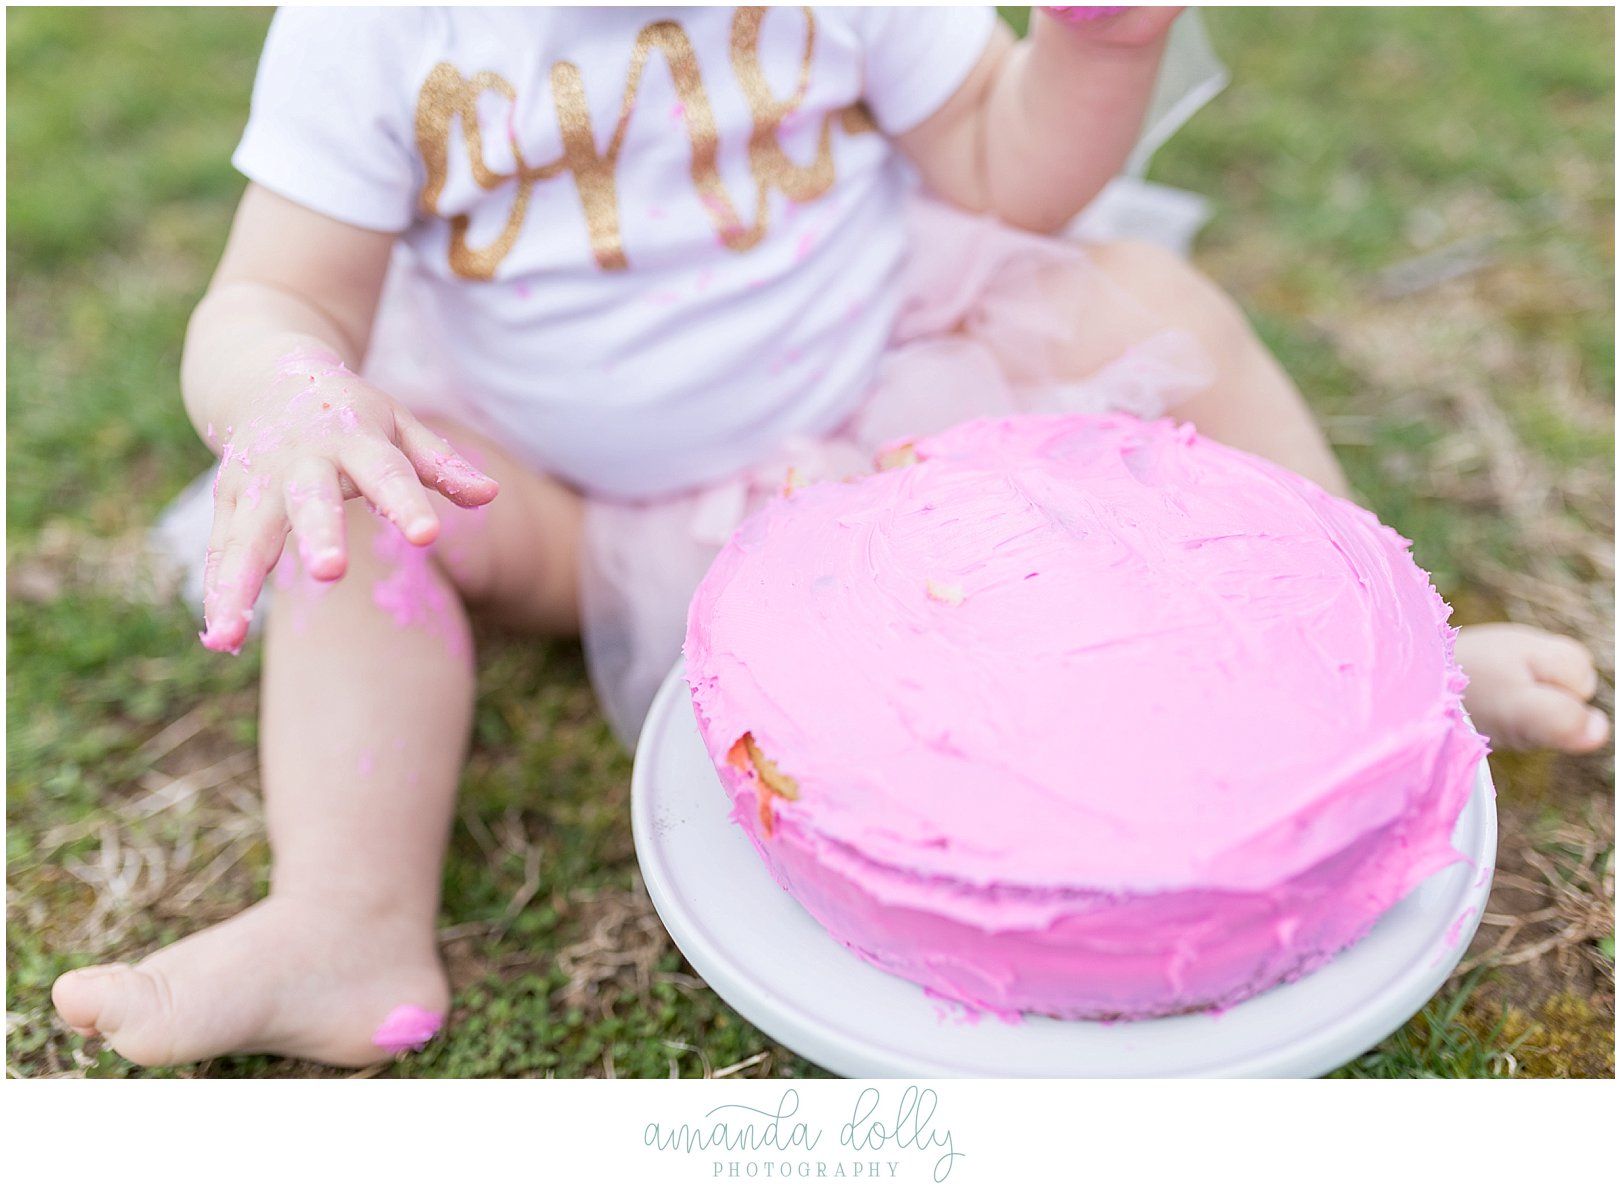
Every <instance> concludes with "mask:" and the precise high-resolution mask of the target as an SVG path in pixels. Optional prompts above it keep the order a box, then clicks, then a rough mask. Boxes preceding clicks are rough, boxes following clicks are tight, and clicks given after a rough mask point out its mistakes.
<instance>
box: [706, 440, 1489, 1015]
mask: <svg viewBox="0 0 1621 1189" xmlns="http://www.w3.org/2000/svg"><path fill="white" fill-rule="evenodd" d="M915 454H916V456H917V457H918V458H919V459H920V460H921V461H919V462H918V463H916V464H915V465H911V466H903V467H900V468H897V469H894V470H890V471H886V472H883V473H881V474H878V475H874V476H872V477H870V478H868V479H865V480H862V481H861V482H859V483H853V484H838V483H822V484H816V485H813V486H811V487H807V488H804V489H802V490H799V491H797V492H795V493H794V494H792V495H791V496H790V497H788V498H785V499H781V500H778V501H776V502H775V503H773V504H771V505H769V506H768V507H766V508H765V509H763V510H762V511H761V512H760V513H759V514H758V515H756V516H755V517H753V518H751V519H750V520H749V521H748V522H746V523H745V524H744V525H743V526H742V527H741V528H740V529H739V530H738V532H737V534H736V535H735V536H734V537H733V539H732V540H731V541H730V543H729V544H728V545H727V546H726V548H725V550H724V551H723V552H722V554H721V555H720V557H719V558H718V559H717V561H716V563H715V565H714V567H713V569H712V570H711V571H710V573H709V575H708V577H707V578H706V579H705V581H704V583H703V585H702V587H701V588H700V589H699V591H698V593H697V595H696V597H695V598H694V601H693V603H692V607H691V612H690V617H689V625H688V636H687V646H686V655H687V675H688V681H689V683H690V685H691V687H692V691H693V700H694V705H695V707H696V709H697V712H698V720H699V724H700V727H701V729H702V731H703V733H704V737H705V740H706V743H707V745H708V748H709V751H710V753H711V756H712V757H713V759H714V761H715V763H716V766H717V769H718V771H719V772H720V774H721V777H722V781H723V783H724V784H725V786H726V788H727V791H728V793H729V795H730V796H731V798H732V800H733V803H734V816H735V817H736V819H737V820H738V821H739V823H740V824H741V825H742V826H743V828H744V829H745V830H746V831H747V832H748V834H749V836H750V838H751V839H752V840H753V842H754V844H755V846H756V848H757V849H758V850H759V851H760V853H761V855H762V856H763V857H764V858H765V860H766V862H767V864H768V865H769V866H770V867H771V869H772V871H773V873H774V874H775V875H776V877H777V879H778V881H779V882H780V883H782V884H783V886H784V887H786V888H787V889H788V890H789V891H790V892H792V893H793V895H794V896H795V897H797V898H798V899H799V900H800V902H801V903H802V904H803V905H804V906H805V907H806V908H807V909H808V910H809V911H810V912H811V913H812V914H813V915H814V916H815V917H816V918H817V919H818V920H820V921H821V922H822V923H823V924H824V925H825V926H826V927H827V928H828V929H829V930H830V931H831V932H832V933H833V934H834V936H836V937H837V938H839V940H841V941H843V942H844V943H845V944H846V945H848V946H850V947H851V948H852V949H854V950H856V951H857V952H858V953H860V954H862V955H863V956H864V957H866V958H868V959H869V960H871V961H872V962H874V963H875V964H877V965H879V966H881V967H883V968H884V969H887V970H890V971H893V972H895V973H897V974H901V975H903V976H905V977H907V978H911V979H913V980H915V981H917V982H920V983H922V984H923V985H924V986H925V987H928V988H930V989H932V990H934V991H936V992H938V993H940V994H943V995H946V996H949V997H951V998H955V999H958V1000H961V1001H963V1002H966V1003H970V1004H975V1005H978V1006H982V1007H988V1008H990V1009H993V1010H998V1011H1005V1010H1010V1009H1011V1010H1037V1011H1042V1012H1046V1013H1049V1014H1054V1015H1060V1016H1094V1017H1096V1016H1128V1017H1130V1016H1143V1015H1156V1014H1165V1013H1168V1012H1175V1011H1181V1010H1187V1009H1189V1008H1194V1007H1207V1006H1219V1005H1224V1004H1228V1003H1232V1002H1235V1001H1237V1000H1238V999H1242V998H1244V997H1246V996H1248V995H1251V994H1253V993H1255V992H1257V991H1259V990H1263V989H1265V988H1266V987H1267V986H1270V985H1272V984H1274V983H1276V982H1278V981H1280V980H1282V979H1286V978H1292V977H1296V976H1298V975H1299V974H1301V973H1303V972H1305V971H1307V970H1310V969H1312V968H1313V967H1315V966H1317V965H1320V964H1321V963H1322V962H1324V961H1326V960H1327V959H1328V958H1329V957H1331V956H1332V955H1333V954H1334V953H1335V952H1337V951H1338V950H1339V949H1341V948H1343V947H1344V946H1346V945H1347V944H1349V943H1351V942H1352V941H1354V940H1356V939H1357V938H1358V937H1359V936H1361V935H1362V934H1363V933H1364V932H1366V931H1367V929H1368V928H1369V927H1370V926H1371V925H1372V923H1373V922H1374V921H1375V920H1376V919H1377V918H1378V917H1379V915H1381V914H1382V913H1383V912H1384V911H1385V910H1386V909H1388V908H1389V907H1391V906H1392V905H1393V904H1394V903H1396V901H1397V900H1399V899H1400V898H1401V897H1402V896H1403V895H1405V894H1406V893H1407V891H1409V890H1410V889H1411V888H1412V887H1414V886H1415V885H1416V884H1417V883H1418V882H1419V881H1420V880H1422V879H1423V878H1425V877H1426V876H1428V875H1429V874H1431V873H1433V872H1434V871H1436V870H1438V869H1440V868H1442V867H1444V866H1446V865H1448V864H1450V863H1452V862H1454V861H1456V860H1457V859H1458V857H1459V856H1458V855H1457V853H1456V852H1455V851H1454V849H1453V847H1452V845H1451V842H1450V836H1451V832H1452V828H1453V825H1454V823H1455V821H1456V819H1457V816H1458V814H1459V812H1461V810H1462V808H1463V806H1464V804H1465V803H1466V801H1467V799H1468V796H1469V792H1470V789H1471V787H1472V780H1473V776H1474V771H1475V768H1476V767H1477V765H1478V763H1479V761H1480V758H1481V756H1482V755H1483V754H1484V745H1483V742H1482V740H1481V739H1480V738H1479V736H1477V735H1476V734H1475V732H1474V731H1473V730H1472V729H1471V728H1470V727H1469V726H1468V724H1467V722H1466V721H1465V720H1464V718H1463V715H1462V710H1461V705H1460V693H1461V691H1462V687H1463V680H1464V679H1463V676H1462V674H1461V672H1460V671H1459V670H1458V668H1457V666H1456V664H1455V663H1454V661H1453V659H1452V652H1451V638H1452V632H1451V629H1450V628H1448V627H1447V626H1446V617H1447V612H1448V609H1447V607H1446V605H1445V604H1444V603H1443V602H1442V601H1441V599H1440V596H1439V595H1438V594H1436V592H1435V591H1434V589H1433V588H1432V587H1431V586H1430V583H1429V581H1428V578H1427V576H1426V575H1425V574H1424V573H1423V571H1421V570H1420V569H1419V568H1418V567H1417V566H1416V565H1415V564H1414V563H1413V561H1412V559H1411V557H1410V556H1409V555H1408V551H1407V545H1408V543H1407V542H1406V541H1404V540H1403V539H1402V538H1400V537H1399V536H1397V535H1396V534H1395V533H1394V532H1392V531H1391V530H1390V529H1388V528H1385V527H1384V526H1382V525H1380V524H1379V523H1378V521H1377V520H1376V519H1375V518H1374V517H1373V516H1372V514H1370V513H1368V512H1367V511H1365V510H1363V509H1361V508H1358V507H1356V506H1354V505H1352V504H1350V503H1348V502H1346V501H1344V500H1340V499H1337V498H1334V497H1332V496H1329V495H1327V494H1326V493H1324V492H1323V491H1321V490H1320V489H1318V488H1317V487H1315V486H1314V485H1312V484H1311V483H1309V482H1307V481H1306V480H1304V479H1301V478H1299V477H1298V476H1296V475H1293V474H1290V473H1288V472H1286V471H1284V470H1282V469H1281V468H1278V467H1275V466H1272V465H1271V464H1268V463H1265V462H1263V461H1261V460H1259V459H1256V458H1253V457H1251V456H1248V455H1245V454H1242V453H1240V452H1238V451H1234V450H1230V449H1227V448H1225V447H1223V446H1220V445H1218V444H1216V443H1213V442H1210V441H1207V440H1204V439H1201V438H1199V437H1198V436H1197V435H1195V434H1194V432H1193V430H1192V429H1191V427H1186V426H1183V427H1176V426H1173V425H1172V424H1171V423H1170V422H1168V421H1162V422H1158V423H1153V424H1145V423H1143V422H1140V421H1138V420H1136V419H1134V418H1130V417H1124V416H1116V417H1109V418H1097V417H1079V416H1059V417H1025V418H1016V419H1006V420H988V421H977V422H970V423H968V424H966V425H963V426H959V427H958V428H956V429H953V430H950V431H948V432H946V433H943V434H940V435H937V436H935V437H932V438H928V439H924V440H922V441H919V442H917V443H916V444H915ZM745 736H747V737H748V742H749V745H750V746H748V747H740V746H739V743H740V741H742V740H743V739H744V737H745ZM755 759H763V760H764V761H766V762H768V763H769V765H770V768H769V769H768V768H767V767H766V763H757V762H754V761H755ZM782 778H786V780H787V782H788V783H787V784H785V783H784V782H783V779H782Z"/></svg>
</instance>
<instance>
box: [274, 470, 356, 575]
mask: <svg viewBox="0 0 1621 1189" xmlns="http://www.w3.org/2000/svg"><path fill="white" fill-rule="evenodd" d="M287 518H288V520H289V521H291V522H292V527H293V536H294V537H295V538H296V539H297V540H298V558H299V560H300V561H301V562H302V563H303V565H304V572H305V573H306V574H308V575H309V576H310V577H311V578H314V579H317V580H318V581H321V582H335V581H336V580H337V579H339V578H342V577H343V573H344V570H346V569H347V568H348V557H347V555H346V554H345V553H344V548H343V492H342V490H341V489H340V485H339V483H338V474H337V472H336V471H334V470H333V469H332V468H331V466H329V465H328V464H326V463H324V462H314V461H312V462H310V463H308V464H307V465H306V466H304V467H302V468H301V469H300V470H299V471H298V472H297V474H295V476H294V477H293V478H292V479H291V480H289V481H288V483H287Z"/></svg>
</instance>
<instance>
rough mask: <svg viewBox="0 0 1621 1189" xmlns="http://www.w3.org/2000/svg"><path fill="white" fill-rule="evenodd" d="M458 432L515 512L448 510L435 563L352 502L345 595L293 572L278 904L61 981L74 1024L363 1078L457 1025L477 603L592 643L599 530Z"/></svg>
mask: <svg viewBox="0 0 1621 1189" xmlns="http://www.w3.org/2000/svg"><path fill="white" fill-rule="evenodd" d="M450 436H452V437H453V439H454V440H455V442H456V444H457V446H458V447H460V448H462V449H463V450H464V451H465V452H467V453H468V456H469V457H471V458H473V459H476V460H477V462H478V464H479V465H480V466H483V467H484V468H485V470H486V472H487V473H488V474H490V475H491V476H493V477H494V478H496V479H497V480H498V481H499V482H500V483H501V494H500V495H499V496H498V497H497V498H496V499H495V501H494V502H493V503H491V504H490V505H488V506H487V507H486V508H482V509H474V510H468V509H461V508H456V507H454V506H453V505H451V504H449V503H448V502H447V501H443V500H441V499H439V498H438V497H435V507H436V510H437V511H438V512H439V514H440V516H441V517H442V528H441V532H440V536H439V539H438V540H437V541H436V542H435V543H434V545H433V546H431V547H429V548H428V549H426V550H418V549H416V548H414V547H412V546H410V545H408V544H406V543H405V541H404V539H403V538H402V537H401V536H400V535H399V533H398V531H397V530H396V529H394V528H393V527H392V526H390V525H387V524H385V523H383V522H382V521H380V519H379V518H377V517H376V516H374V515H373V514H372V513H371V512H369V511H368V510H367V509H366V507H365V506H364V505H363V504H362V503H360V502H359V501H352V502H351V503H350V505H349V508H348V515H347V530H348V539H349V557H350V564H349V571H348V573H347V574H346V576H345V577H344V578H343V579H342V580H341V581H339V582H337V583H333V584H320V583H316V582H314V581H312V580H310V579H308V578H306V577H304V576H303V574H302V572H301V571H299V569H298V562H297V559H296V557H294V556H292V553H293V551H291V550H289V551H288V555H287V556H286V557H285V558H284V560H283V563H282V572H281V573H280V574H279V575H278V580H277V584H276V594H275V607H274V614H273V615H272V616H271V618H270V619H269V621H268V623H267V624H266V636H265V645H264V646H265V672H264V681H263V688H262V700H261V735H260V744H261V769H262V775H263V784H264V792H265V816H266V824H267V827H268V831H269V835H270V844H271V851H272V855H273V862H272V871H271V887H270V895H269V896H268V897H267V898H266V899H265V900H263V901H261V902H260V903H259V904H256V905H254V906H253V907H252V908H250V909H248V910H247V911H246V912H244V913H242V914H241V915H239V916H237V917H235V918H233V919H232V920H230V921H226V922H224V923H222V924H220V925H216V926H214V927H212V928H209V929H206V930H204V931H202V932H200V933H197V934H195V935H193V936H192V937H189V938H186V939H185V940H183V941H180V942H178V943H176V944H175V945H172V946H170V947H168V948H166V949H164V950H161V951H159V952H158V953H156V954H153V955H152V956H150V957H148V958H146V959H145V960H144V961H142V962H140V963H139V964H137V965H135V966H133V967H131V966H122V965H119V966H110V967H98V968H93V969H92V970H89V971H77V972H73V973H71V974H68V975H64V976H63V978H62V979H61V980H59V981H58V983H57V986H56V988H55V990H54V997H55V999H56V1003H57V1007H58V1010H59V1011H61V1013H62V1015H63V1017H64V1019H66V1021H67V1022H68V1023H69V1024H70V1025H73V1026H74V1027H76V1028H78V1029H80V1030H81V1031H83V1032H85V1033H87V1034H90V1033H99V1034H101V1035H102V1036H104V1037H105V1038H106V1039H107V1042H108V1043H109V1044H110V1045H111V1046H112V1047H113V1048H114V1049H116V1050H117V1051H118V1052H120V1053H121V1054H123V1055H124V1056H125V1057H127V1058H129V1059H130V1060H132V1061H135V1062H138V1063H140V1064H147V1065H153V1064H175V1063H179V1062H188V1061H196V1060H201V1059H203V1058H206V1057H210V1056H213V1055H215V1054H219V1053H225V1052H270V1053H277V1054H282V1055H286V1056H296V1057H306V1058H311V1059H314V1060H319V1061H326V1062H330V1063H332V1064H338V1065H361V1064H366V1063H369V1062H371V1061H375V1060H377V1059H379V1058H380V1057H383V1056H385V1055H386V1054H387V1052H388V1051H390V1050H393V1049H399V1048H403V1047H405V1046H408V1045H410V1044H411V1043H414V1042H420V1041H422V1040H426V1039H427V1036H428V1035H429V1034H431V1030H432V1029H433V1027H434V1026H435V1024H436V1019H437V1018H441V1017H442V1015H443V1013H444V1011H445V1009H446V1008H447V1006H448V1003H449V987H448V985H447V983H446V981H445V976H444V972H443V969H442V967H441V965H440V962H439V956H438V950H437V946H436V944H435V940H434V931H435V919H436V916H437V912H438V905H439V887H440V867H441V862H442V859H443V855H444V849H445V844H446V839H447V837H448V833H449V826H450V821H451V815H452V809H453V805H454V800H455V793H456V786H457V783H458V780H459V777H460V771H461V766H462V761H463V758H464V753H465V749H466V746H467V740H468V735H469V728H470V723H471V712H472V704H473V676H474V670H473V655H472V643H471V636H470V633H469V629H468V621H467V613H466V611H465V610H464V607H465V606H468V605H470V606H473V607H475V608H478V609H480V610H487V611H488V612H489V613H490V614H491V615H492V616H494V617H497V618H500V619H502V620H504V621H507V622H509V623H512V624H515V625H517V626H520V627H526V628H534V629H537V630H549V631H558V632H566V631H572V630H575V628H576V625H577V621H578V612H577V607H576V603H575V593H574V592H575V556H576V553H575V550H576V542H577V534H578V528H579V503H578V500H577V498H576V497H575V496H574V495H573V494H572V493H570V492H568V491H567V490H566V489H564V488H562V487H561V486H559V485H557V484H555V483H552V482H550V481H547V480H544V479H541V478H538V477H536V476H534V475H532V474H528V473H526V472H524V471H523V470H522V469H521V468H520V467H518V466H517V465H516V464H513V463H511V462H510V461H508V460H506V459H505V458H503V457H502V456H501V455H500V453H499V452H498V451H497V450H495V449H494V448H493V447H490V446H489V445H488V444H487V443H483V442H479V441H477V440H476V439H473V438H471V436H470V435H468V434H465V433H461V432H459V431H456V432H453V433H452V434H451V435H450Z"/></svg>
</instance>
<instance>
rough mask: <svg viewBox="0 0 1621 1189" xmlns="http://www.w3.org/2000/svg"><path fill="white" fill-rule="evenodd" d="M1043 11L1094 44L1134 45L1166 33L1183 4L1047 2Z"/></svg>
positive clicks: (1143, 43) (1144, 42)
mask: <svg viewBox="0 0 1621 1189" xmlns="http://www.w3.org/2000/svg"><path fill="white" fill-rule="evenodd" d="M1041 11H1043V12H1045V13H1047V14H1048V15H1050V16H1052V17H1054V18H1056V19H1057V20H1058V21H1060V22H1061V23H1063V24H1064V25H1066V26H1068V28H1069V30H1070V32H1071V34H1072V35H1073V36H1075V37H1077V38H1079V39H1081V40H1084V41H1086V42H1087V43H1089V44H1092V45H1098V46H1117V47H1122V48H1124V47H1132V46H1142V45H1148V44H1150V43H1152V42H1155V41H1158V40H1159V39H1160V38H1161V37H1163V36H1165V34H1166V32H1167V31H1168V30H1169V29H1170V27H1171V24H1172V22H1174V21H1175V20H1176V18H1177V17H1178V16H1180V15H1181V14H1182V8H1180V7H1174V8H1161V7H1148V6H1143V7H1126V8H1084V7H1072V6H1050V5H1049V6H1043V8H1042V10H1041Z"/></svg>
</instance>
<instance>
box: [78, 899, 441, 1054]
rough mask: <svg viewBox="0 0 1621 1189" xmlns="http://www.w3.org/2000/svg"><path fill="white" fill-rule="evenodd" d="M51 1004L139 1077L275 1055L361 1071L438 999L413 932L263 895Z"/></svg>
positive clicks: (423, 1036)
mask: <svg viewBox="0 0 1621 1189" xmlns="http://www.w3.org/2000/svg"><path fill="white" fill-rule="evenodd" d="M51 998H52V999H53V1000H54V1001H55V1003H56V1010H57V1011H58V1012H60V1013H61V1015H62V1019H63V1020H64V1021H65V1022H66V1023H67V1024H68V1026H69V1027H71V1028H72V1029H74V1031H76V1032H78V1033H79V1034H80V1035H81V1036H100V1037H102V1038H103V1039H105V1040H106V1042H107V1044H108V1045H109V1046H110V1047H111V1048H113V1049H114V1050H115V1051H117V1052H118V1053H119V1054H121V1055H122V1056H124V1057H126V1058H128V1059H129V1060H130V1061H133V1062H135V1063H136V1064H137V1065H179V1064H184V1063H188V1062H193V1061H202V1060H204V1059H206V1058H209V1057H214V1056H218V1055H220V1054H222V1053H273V1054H276V1055H278V1056H284V1057H302V1058H306V1059H309V1060H312V1061H321V1062H325V1063H326V1064H329V1065H347V1066H361V1065H369V1064H371V1063H372V1062H374V1061H378V1060H381V1059H383V1058H384V1057H387V1056H388V1055H390V1053H391V1052H392V1053H397V1052H401V1051H403V1050H404V1049H406V1048H409V1047H413V1046H415V1045H420V1044H421V1043H422V1042H424V1041H426V1040H427V1039H428V1037H429V1036H431V1035H432V1034H433V1032H434V1031H435V1030H436V1029H437V1027H438V1024H439V1022H440V1021H442V1020H443V1018H444V1012H445V1009H446V1007H447V1006H448V1004H449V1002H450V988H449V985H448V984H447V982H446V981H445V975H444V970H443V968H442V967H441V966H440V964H439V958H438V954H437V952H436V951H435V949H434V942H433V937H432V935H431V933H428V932H426V931H425V930H423V929H422V927H421V925H420V923H418V922H405V921H400V920H395V919H386V918H379V917H377V916H375V915H366V914H360V913H355V914H353V915H345V914H343V913H341V912H334V911H333V910H332V907H331V905H330V904H312V903H309V902H302V901H294V900H288V899H278V898H276V897H271V898H270V899H268V900H264V901H261V902H260V903H258V904H256V905H254V906H253V907H252V908H250V909H248V910H247V911H246V912H244V913H242V914H241V915H240V916H236V917H233V918H232V919H231V920H229V921H225V922H224V923H222V924H219V925H215V926H213V927H212V928H209V929H205V930H203V931H202V932H201V933H196V934H194V935H192V936H191V937H188V938H186V939H185V940H183V941H179V942H176V943H175V944H174V945H171V946H169V947H168V948H167V949H163V950H159V951H158V952H157V953H155V954H153V955H151V956H150V957H148V958H146V959H144V960H143V961H141V962H139V963H137V964H136V965H134V966H127V965H122V964H120V965H114V966H92V967H89V968H87V969H84V970H74V971H70V972H69V973H67V974H64V975H63V976H62V977H61V978H59V979H57V980H56V985H55V986H54V987H53V988H52V989H51Z"/></svg>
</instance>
